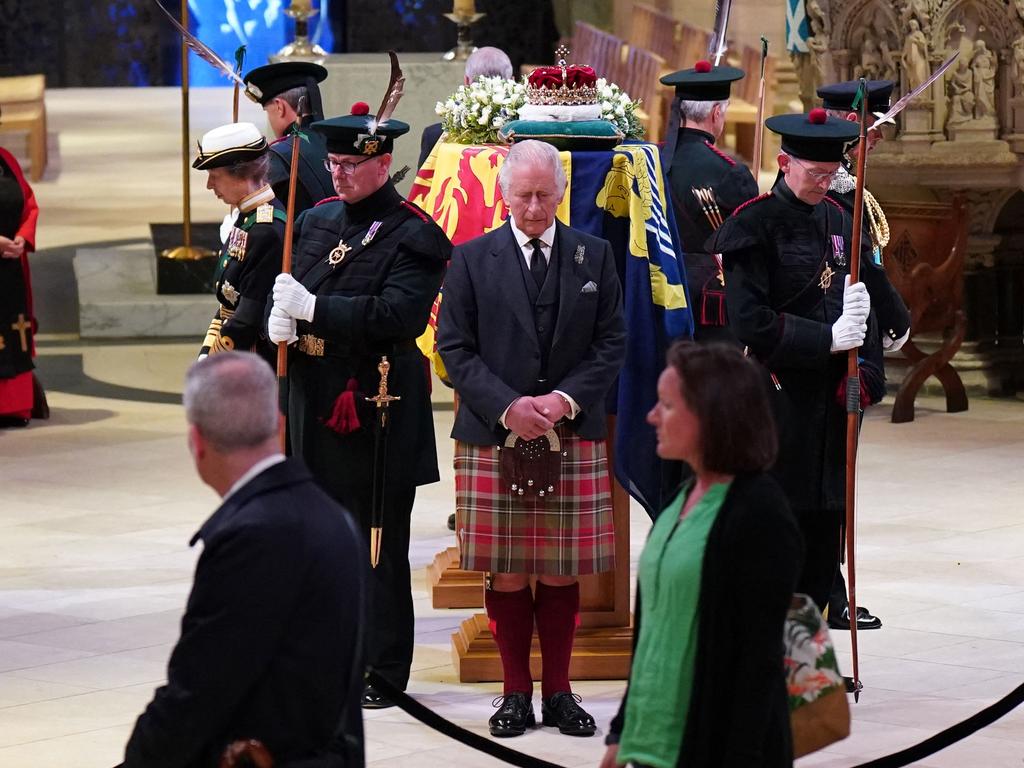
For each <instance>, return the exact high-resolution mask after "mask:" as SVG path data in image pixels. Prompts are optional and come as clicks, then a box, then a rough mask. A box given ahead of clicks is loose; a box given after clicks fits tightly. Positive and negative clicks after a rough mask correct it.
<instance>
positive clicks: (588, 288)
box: [580, 280, 597, 293]
mask: <svg viewBox="0 0 1024 768" xmlns="http://www.w3.org/2000/svg"><path fill="white" fill-rule="evenodd" d="M580 293H597V283H595V282H594V281H593V280H590V281H589V282H587V284H586V285H584V286H583V287H582V288H580Z"/></svg>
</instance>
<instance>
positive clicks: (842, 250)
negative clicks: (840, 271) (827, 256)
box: [832, 235, 846, 267]
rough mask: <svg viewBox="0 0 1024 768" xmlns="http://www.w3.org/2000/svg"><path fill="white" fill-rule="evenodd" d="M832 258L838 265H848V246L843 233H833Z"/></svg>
mask: <svg viewBox="0 0 1024 768" xmlns="http://www.w3.org/2000/svg"><path fill="white" fill-rule="evenodd" d="M832 258H833V260H834V261H835V263H836V266H838V267H845V266H846V246H845V245H844V244H843V236H842V235H832Z"/></svg>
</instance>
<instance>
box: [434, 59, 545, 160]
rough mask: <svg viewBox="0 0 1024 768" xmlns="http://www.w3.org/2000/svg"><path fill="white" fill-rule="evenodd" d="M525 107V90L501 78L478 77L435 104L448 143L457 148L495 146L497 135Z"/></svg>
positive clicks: (519, 84)
mask: <svg viewBox="0 0 1024 768" xmlns="http://www.w3.org/2000/svg"><path fill="white" fill-rule="evenodd" d="M525 103H526V86H524V85H523V84H521V83H517V82H516V81H514V80H506V79H505V78H503V77H499V76H494V77H478V78H477V79H476V80H474V81H473V82H472V83H470V84H469V85H461V86H459V89H458V90H457V91H456V92H455V93H454V94H452V96H451V97H449V98H448V100H447V101H444V102H441V101H439V102H437V107H436V108H435V110H434V111H435V112H437V114H438V115H440V116H441V128H442V129H443V130H444V132H445V133H446V134H447V135H448V137H447V140H448V141H452V142H455V143H458V144H498V143H500V139H499V138H498V131H499V130H500V129H501V128H502V127H503V126H504V125H505V123H507V122H509V121H510V120H515V119H516V116H517V115H518V113H519V107H521V106H522V105H523V104H525Z"/></svg>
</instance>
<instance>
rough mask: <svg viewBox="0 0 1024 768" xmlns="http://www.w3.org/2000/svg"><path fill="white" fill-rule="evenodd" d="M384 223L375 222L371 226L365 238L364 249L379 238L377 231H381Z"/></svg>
mask: <svg viewBox="0 0 1024 768" xmlns="http://www.w3.org/2000/svg"><path fill="white" fill-rule="evenodd" d="M383 223H384V222H382V221H375V222H373V224H371V225H370V228H369V229H368V230H366V236H365V237H364V238H363V246H364V247H365V246H367V245H369V244H370V242H371V241H372V240H373V238H375V237H376V236H377V230H378V229H380V225H381V224H383Z"/></svg>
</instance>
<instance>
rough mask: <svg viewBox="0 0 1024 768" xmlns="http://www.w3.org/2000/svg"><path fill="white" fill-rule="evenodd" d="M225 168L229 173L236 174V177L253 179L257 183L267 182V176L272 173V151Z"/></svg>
mask: <svg viewBox="0 0 1024 768" xmlns="http://www.w3.org/2000/svg"><path fill="white" fill-rule="evenodd" d="M225 168H226V169H227V172H228V175H230V176H234V177H235V178H236V179H251V180H252V181H254V182H256V183H257V184H266V182H267V176H268V175H269V174H270V152H269V151H268V152H265V153H263V154H262V155H260V156H259V157H257V158H254V159H252V160H246V161H245V162H242V163H235V164H234V165H228V166H225Z"/></svg>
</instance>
